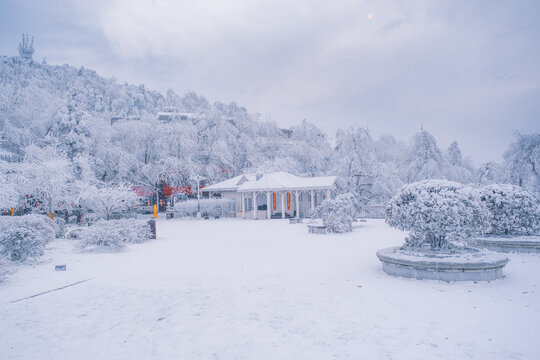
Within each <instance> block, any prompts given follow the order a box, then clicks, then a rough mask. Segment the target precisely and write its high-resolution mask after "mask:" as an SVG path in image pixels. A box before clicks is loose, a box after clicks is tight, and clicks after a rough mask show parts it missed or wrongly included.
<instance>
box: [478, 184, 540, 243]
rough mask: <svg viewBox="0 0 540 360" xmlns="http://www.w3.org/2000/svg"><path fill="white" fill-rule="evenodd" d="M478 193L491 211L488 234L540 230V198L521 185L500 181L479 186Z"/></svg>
mask: <svg viewBox="0 0 540 360" xmlns="http://www.w3.org/2000/svg"><path fill="white" fill-rule="evenodd" d="M478 195H479V197H480V200H481V201H482V202H483V203H484V204H485V205H486V206H487V208H488V210H489V212H490V213H491V218H490V221H489V222H490V227H491V228H490V229H489V233H491V234H493V235H535V234H538V233H540V200H539V199H538V198H537V197H536V196H535V195H533V194H531V193H529V192H528V191H526V190H524V189H523V188H521V187H518V186H514V185H499V184H493V185H488V186H484V187H482V188H480V189H479V190H478Z"/></svg>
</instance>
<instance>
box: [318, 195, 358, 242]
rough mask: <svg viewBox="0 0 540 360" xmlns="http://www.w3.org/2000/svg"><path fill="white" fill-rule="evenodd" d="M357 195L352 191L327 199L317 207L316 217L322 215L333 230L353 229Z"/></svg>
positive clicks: (325, 222)
mask: <svg viewBox="0 0 540 360" xmlns="http://www.w3.org/2000/svg"><path fill="white" fill-rule="evenodd" d="M354 213H355V197H354V196H353V195H352V194H351V193H346V194H340V195H338V196H336V198H335V199H327V200H325V201H323V202H322V204H321V205H319V206H318V207H317V209H315V214H314V216H315V217H320V218H322V220H323V223H324V225H326V226H327V228H328V229H329V230H330V231H331V232H335V233H343V232H349V231H352V222H353V214H354Z"/></svg>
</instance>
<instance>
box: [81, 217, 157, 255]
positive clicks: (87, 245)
mask: <svg viewBox="0 0 540 360" xmlns="http://www.w3.org/2000/svg"><path fill="white" fill-rule="evenodd" d="M77 238H78V239H80V240H81V246H82V249H83V250H85V251H93V250H110V251H119V250H121V249H123V248H124V247H125V246H126V243H140V242H143V241H147V240H149V239H150V227H149V226H148V224H147V223H146V222H144V221H137V220H133V219H122V220H110V221H105V220H101V221H98V222H96V223H94V224H92V225H91V226H88V227H86V228H84V230H83V231H81V232H80V233H79V234H78V236H77Z"/></svg>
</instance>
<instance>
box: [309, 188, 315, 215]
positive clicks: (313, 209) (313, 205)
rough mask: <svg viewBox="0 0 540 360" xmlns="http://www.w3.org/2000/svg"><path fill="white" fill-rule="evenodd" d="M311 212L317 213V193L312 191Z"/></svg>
mask: <svg viewBox="0 0 540 360" xmlns="http://www.w3.org/2000/svg"><path fill="white" fill-rule="evenodd" d="M310 194H311V211H315V191H313V190H311V192H310Z"/></svg>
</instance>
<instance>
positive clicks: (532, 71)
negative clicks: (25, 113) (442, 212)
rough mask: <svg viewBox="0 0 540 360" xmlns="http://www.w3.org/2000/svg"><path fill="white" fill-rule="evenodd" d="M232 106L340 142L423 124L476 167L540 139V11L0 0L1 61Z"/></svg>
mask: <svg viewBox="0 0 540 360" xmlns="http://www.w3.org/2000/svg"><path fill="white" fill-rule="evenodd" d="M23 32H24V33H29V34H30V35H34V37H35V44H34V47H35V49H36V53H35V55H34V58H35V59H37V60H41V59H42V58H43V57H46V58H47V61H48V63H50V64H64V63H68V64H71V65H74V66H84V67H86V68H89V69H94V70H96V71H97V72H98V73H99V74H100V75H103V76H106V77H111V76H115V77H116V78H117V79H119V80H120V81H127V82H129V83H134V84H141V83H144V84H145V85H146V86H147V87H148V88H151V89H155V90H159V91H162V92H165V91H166V90H167V89H168V88H172V89H173V90H175V91H176V92H177V93H184V92H186V91H190V90H193V91H196V92H197V93H199V94H201V95H204V96H206V97H207V98H208V99H209V100H210V101H218V100H219V101H223V102H230V101H236V102H237V103H239V104H241V105H244V106H246V107H247V108H248V110H249V111H250V112H252V113H260V114H261V117H262V118H263V119H268V118H271V119H272V120H274V121H276V122H277V124H278V125H279V126H282V127H289V126H291V125H294V124H298V123H299V122H300V121H301V120H302V119H304V118H305V119H307V120H308V121H310V122H312V123H314V124H316V125H317V126H319V127H321V128H322V129H323V130H324V131H326V132H327V133H328V134H329V135H330V136H331V137H333V135H334V134H335V131H336V130H337V129H338V128H346V127H350V126H362V127H368V128H369V129H370V130H371V132H372V134H373V135H374V136H378V135H379V134H381V133H389V134H393V135H394V136H396V137H397V138H400V139H402V140H406V141H408V140H409V138H410V137H411V136H412V135H413V134H414V133H415V132H417V131H418V130H419V129H420V127H421V126H423V127H424V128H425V129H427V130H428V131H430V132H431V133H432V134H433V135H435V137H436V138H437V140H438V141H439V146H440V147H441V148H443V149H446V148H447V147H448V145H449V144H450V142H451V141H453V140H457V141H458V143H459V144H460V146H461V148H462V151H463V153H464V155H466V156H469V157H471V158H472V159H473V160H474V163H475V164H476V165H479V164H480V163H482V162H486V161H490V160H494V161H500V160H501V157H502V153H503V152H504V151H505V149H506V148H507V146H508V144H509V143H510V142H511V141H512V140H513V132H514V131H516V130H517V131H520V132H522V133H531V132H540V1H535V0H533V1H511V0H508V1H492V0H491V1H487V0H486V1H472V0H464V1H458V0H452V1H435V0H426V1H422V0H414V1H358V0H354V1H349V0H340V1H335V2H332V1H314V0H310V1H308V0H295V1H290V0H288V1H284V0H271V1H255V0H227V1H223V0H222V1H211V0H204V1H196V0H190V1H181V0H178V1H173V0H139V1H137V0H105V1H101V0H93V1H66V0H59V1H37V0H34V1H25V0H1V1H0V54H2V55H15V54H16V49H17V44H18V42H19V41H20V36H21V34H22V33H23Z"/></svg>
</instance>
